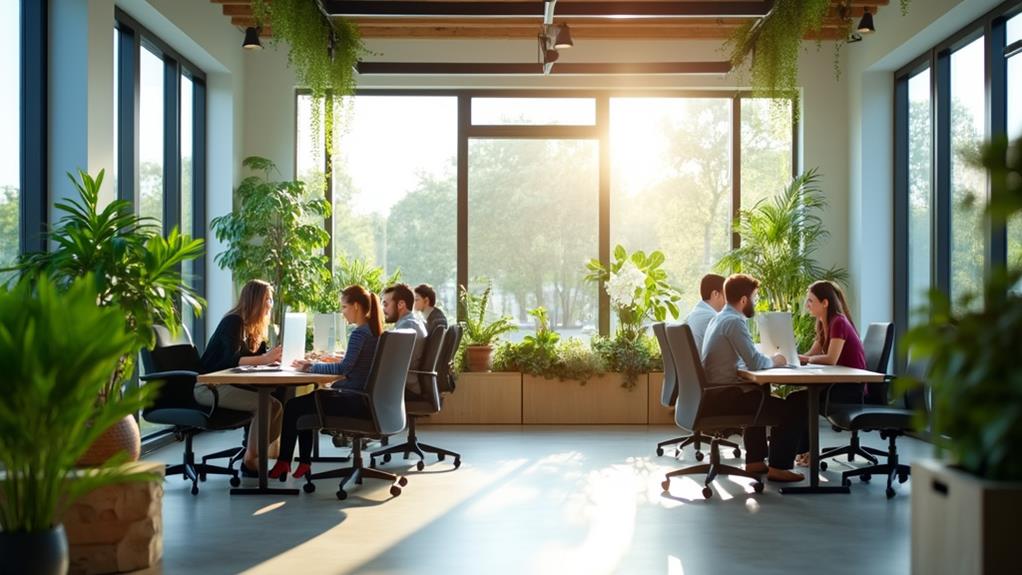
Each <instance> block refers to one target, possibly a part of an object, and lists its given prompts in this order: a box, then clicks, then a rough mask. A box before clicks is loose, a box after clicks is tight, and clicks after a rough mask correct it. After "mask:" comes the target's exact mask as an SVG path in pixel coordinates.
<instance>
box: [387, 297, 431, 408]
mask: <svg viewBox="0 0 1022 575" xmlns="http://www.w3.org/2000/svg"><path fill="white" fill-rule="evenodd" d="M394 329H410V330H412V331H414V332H415V346H414V347H413V348H412V362H411V363H410V364H409V368H408V369H410V370H416V369H419V364H420V363H421V362H422V352H423V351H425V347H426V324H425V323H424V322H423V321H422V320H421V319H419V318H418V316H416V315H415V314H414V313H412V312H408V313H406V314H405V315H403V316H401V317H400V318H398V320H397V323H395V324H394ZM405 387H407V388H408V389H410V390H411V391H412V392H414V393H419V376H418V374H414V373H409V374H408V377H407V378H406V379H405Z"/></svg>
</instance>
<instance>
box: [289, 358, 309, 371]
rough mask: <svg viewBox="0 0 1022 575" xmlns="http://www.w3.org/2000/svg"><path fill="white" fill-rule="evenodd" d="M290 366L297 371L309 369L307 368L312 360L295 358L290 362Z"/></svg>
mask: <svg viewBox="0 0 1022 575" xmlns="http://www.w3.org/2000/svg"><path fill="white" fill-rule="evenodd" d="M291 367H293V368H295V369H297V370H298V371H309V368H310V367H312V362H311V361H306V360H304V359H296V360H294V361H292V362H291Z"/></svg>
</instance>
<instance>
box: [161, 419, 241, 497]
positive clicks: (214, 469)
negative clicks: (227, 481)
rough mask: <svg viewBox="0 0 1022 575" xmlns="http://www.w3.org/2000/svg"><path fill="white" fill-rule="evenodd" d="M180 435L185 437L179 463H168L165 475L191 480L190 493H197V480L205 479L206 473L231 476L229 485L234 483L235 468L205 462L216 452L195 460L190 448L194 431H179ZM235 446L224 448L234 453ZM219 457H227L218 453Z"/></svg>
mask: <svg viewBox="0 0 1022 575" xmlns="http://www.w3.org/2000/svg"><path fill="white" fill-rule="evenodd" d="M179 433H180V434H181V435H183V436H184V439H185V452H184V456H183V458H182V461H181V463H175V464H172V465H168V466H167V467H166V469H165V471H164V476H165V477H170V476H172V475H180V476H181V477H182V479H184V480H185V481H191V482H192V495H197V494H198V493H199V482H201V481H205V480H206V476H207V475H228V476H230V477H231V485H236V484H237V483H238V482H239V481H240V479H239V478H238V472H237V470H235V469H233V468H232V467H220V466H218V465H210V464H208V463H206V460H207V459H215V458H216V457H218V455H217V454H216V453H214V454H213V455H210V456H206V457H203V458H202V463H196V462H195V451H193V450H192V438H193V437H194V436H195V431H180V432H179ZM236 449H237V448H235V449H230V450H225V451H230V452H231V453H234V451H236ZM219 457H227V455H219Z"/></svg>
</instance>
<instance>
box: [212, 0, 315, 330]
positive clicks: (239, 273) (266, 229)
mask: <svg viewBox="0 0 1022 575" xmlns="http://www.w3.org/2000/svg"><path fill="white" fill-rule="evenodd" d="M275 5H276V4H275ZM242 165H243V166H245V167H246V168H248V169H250V170H256V171H260V172H263V177H259V176H249V177H247V178H245V179H244V180H242V182H241V185H240V186H238V189H237V191H236V194H237V195H236V198H237V201H238V207H237V208H236V209H235V210H234V211H233V212H231V213H229V214H227V215H223V216H220V217H217V218H213V221H212V222H211V226H210V227H211V228H212V229H213V231H214V232H215V233H216V238H217V239H218V240H220V241H222V242H226V243H227V249H226V250H224V251H223V252H221V253H219V254H217V256H216V263H217V264H218V265H219V266H220V267H221V268H226V269H229V270H231V271H232V272H234V279H235V281H238V282H240V283H244V282H246V281H248V280H251V279H263V280H266V281H268V282H270V283H271V284H272V285H273V287H274V289H275V290H276V296H275V298H274V303H273V322H274V323H275V324H277V325H281V324H282V323H283V318H284V310H285V308H288V307H290V308H292V309H304V308H305V307H307V306H309V305H311V304H312V303H313V302H315V301H316V300H317V296H318V292H319V291H320V290H321V287H320V286H322V284H323V283H325V282H327V281H329V270H328V269H327V266H326V262H327V258H326V256H325V255H322V253H321V250H322V249H323V247H324V246H326V244H327V242H328V241H329V239H330V236H329V234H327V232H326V230H324V229H323V226H322V225H321V224H320V223H318V222H316V221H315V220H316V219H317V218H325V217H329V216H330V202H327V201H326V200H324V199H322V198H312V199H309V198H306V197H305V184H304V183H303V182H302V181H300V180H294V181H285V182H275V181H270V175H271V174H272V173H273V172H277V166H276V165H274V163H273V162H271V161H270V160H267V159H266V158H260V157H257V156H251V157H248V158H245V160H244V161H243V162H242ZM278 173H279V172H278Z"/></svg>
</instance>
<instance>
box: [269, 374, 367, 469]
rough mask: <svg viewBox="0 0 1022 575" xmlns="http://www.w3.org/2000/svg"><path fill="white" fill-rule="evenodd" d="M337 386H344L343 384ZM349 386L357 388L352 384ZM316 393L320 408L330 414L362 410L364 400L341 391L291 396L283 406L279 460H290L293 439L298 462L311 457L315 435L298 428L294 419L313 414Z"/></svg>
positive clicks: (307, 430) (319, 391) (343, 413)
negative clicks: (321, 403) (296, 448)
mask: <svg viewBox="0 0 1022 575" xmlns="http://www.w3.org/2000/svg"><path fill="white" fill-rule="evenodd" d="M341 389H344V388H343V387H342V388H341ZM352 389H359V388H356V387H353V388H352ZM316 395H319V396H320V401H321V402H323V403H324V411H325V412H326V413H329V414H331V415H338V416H341V415H346V414H350V415H352V416H357V414H359V413H361V412H364V411H365V410H366V406H365V400H364V399H363V398H362V397H361V396H358V395H354V394H346V393H341V391H340V390H335V389H319V390H316V391H315V392H313V393H309V394H307V395H303V396H301V397H295V398H293V399H291V400H290V401H288V402H287V404H286V405H285V406H284V421H283V424H282V429H281V432H280V455H279V456H278V457H277V459H278V460H280V461H291V458H293V457H294V454H295V442H296V440H297V443H298V461H299V462H301V463H309V462H310V461H311V460H312V444H313V442H314V441H315V440H316V436H315V434H314V433H313V431H312V430H311V429H303V430H299V429H298V420H299V419H301V418H302V416H304V415H314V414H315V413H316Z"/></svg>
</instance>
